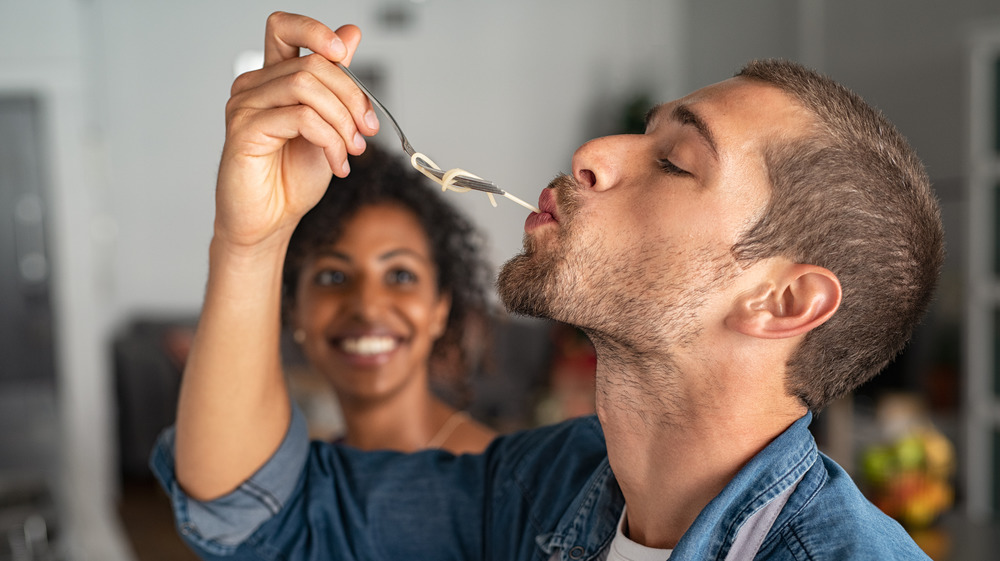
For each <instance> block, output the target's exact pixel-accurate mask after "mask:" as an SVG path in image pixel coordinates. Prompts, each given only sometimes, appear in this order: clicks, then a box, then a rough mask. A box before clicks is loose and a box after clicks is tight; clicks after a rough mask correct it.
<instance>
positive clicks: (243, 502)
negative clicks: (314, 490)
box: [150, 406, 309, 556]
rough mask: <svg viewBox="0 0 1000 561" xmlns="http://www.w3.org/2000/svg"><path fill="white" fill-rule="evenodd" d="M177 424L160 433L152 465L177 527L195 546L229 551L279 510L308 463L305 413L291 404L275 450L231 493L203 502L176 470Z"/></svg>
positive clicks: (216, 552)
mask: <svg viewBox="0 0 1000 561" xmlns="http://www.w3.org/2000/svg"><path fill="white" fill-rule="evenodd" d="M174 436H175V435H174V428H173V427H171V428H169V429H167V430H166V431H164V433H163V434H162V435H160V438H159V440H158V441H157V443H156V447H155V448H154V450H153V455H152V458H151V460H150V465H151V467H152V469H153V473H154V474H155V475H156V477H157V478H158V479H159V480H160V483H161V484H162V485H163V488H164V489H165V490H166V491H167V494H169V495H170V500H171V503H172V505H173V509H174V518H175V520H176V523H177V528H178V531H179V532H180V533H181V535H182V536H183V537H184V539H185V540H187V541H189V542H190V543H191V545H193V546H194V547H195V548H196V549H198V550H201V551H204V552H207V553H211V554H214V555H220V556H227V555H231V554H232V553H233V552H235V551H236V549H237V548H238V547H239V545H240V544H241V543H243V542H244V541H245V540H246V539H247V538H248V537H249V536H250V535H251V534H252V533H253V532H254V531H255V530H256V529H257V528H258V527H260V526H261V525H262V524H263V523H265V522H266V521H268V520H269V519H270V518H272V517H273V516H274V515H275V514H277V513H278V512H279V511H280V510H281V508H282V507H283V506H284V505H285V503H286V502H287V501H288V499H289V497H291V495H292V494H293V492H294V491H295V488H296V484H297V482H298V479H299V477H301V474H302V472H303V469H304V467H305V464H306V459H307V456H308V449H309V435H308V429H307V427H306V420H305V417H304V416H303V415H302V412H301V411H299V409H298V408H297V407H294V406H293V408H292V420H291V423H290V425H289V428H288V433H287V434H286V435H285V438H284V440H283V441H282V443H281V445H280V446H279V447H278V450H277V451H276V452H275V454H274V455H273V456H272V457H271V458H270V459H269V460H268V461H267V463H265V464H264V465H263V466H262V467H261V468H260V469H259V470H258V471H257V472H256V473H255V474H253V475H252V476H251V477H250V478H249V479H248V480H246V481H244V482H243V483H242V484H240V486H239V487H237V488H236V489H235V490H233V491H232V492H230V493H229V494H227V495H224V496H222V497H219V498H217V499H215V500H212V501H207V502H202V501H197V500H195V499H192V498H191V497H189V496H187V494H185V493H184V490H183V489H181V487H180V485H178V483H177V478H176V473H175V471H174Z"/></svg>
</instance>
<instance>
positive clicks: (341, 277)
mask: <svg viewBox="0 0 1000 561" xmlns="http://www.w3.org/2000/svg"><path fill="white" fill-rule="evenodd" d="M315 281H316V284H317V285H319V286H337V285H341V284H344V283H345V282H347V275H345V274H344V272H343V271H332V270H329V269H327V270H324V271H320V272H318V273H316V278H315Z"/></svg>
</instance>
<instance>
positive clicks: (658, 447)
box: [597, 354, 806, 548]
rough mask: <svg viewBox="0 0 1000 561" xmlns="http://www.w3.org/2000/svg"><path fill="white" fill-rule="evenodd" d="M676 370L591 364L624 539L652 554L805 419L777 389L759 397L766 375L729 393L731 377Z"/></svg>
mask: <svg viewBox="0 0 1000 561" xmlns="http://www.w3.org/2000/svg"><path fill="white" fill-rule="evenodd" d="M598 356H599V357H600V354H599V355H598ZM676 368H677V365H676V364H670V365H668V366H667V370H660V371H658V372H657V371H655V368H653V367H651V365H649V364H648V363H647V364H646V365H645V367H643V368H636V367H632V368H629V367H628V366H627V361H621V360H610V361H608V360H601V359H600V358H599V361H598V396H597V400H598V414H599V416H600V419H601V424H602V426H603V428H604V433H605V436H606V439H607V445H608V457H609V460H610V463H611V467H612V469H613V470H614V473H615V478H616V479H617V480H618V483H619V485H620V487H621V489H622V493H623V494H624V496H625V502H626V504H627V505H628V528H629V538H630V539H632V540H633V541H635V542H638V543H641V544H643V545H646V546H649V547H656V548H672V547H674V546H675V545H676V544H677V542H678V541H679V540H680V538H681V536H682V535H683V534H684V532H685V531H686V530H687V528H688V527H689V526H690V525H691V524H692V523H693V522H694V520H695V518H696V517H697V516H698V513H700V512H701V510H702V509H703V508H704V507H705V505H707V504H708V503H709V501H711V500H712V499H713V498H714V497H715V496H716V495H717V494H718V493H719V492H720V491H721V490H722V489H723V488H724V487H725V486H726V484H727V483H729V481H730V480H731V479H732V478H733V477H734V476H735V475H736V473H737V472H738V471H739V470H740V469H741V468H742V467H743V466H744V465H745V464H746V463H747V462H748V461H749V460H750V459H751V458H753V456H754V455H756V454H757V453H758V452H760V451H761V450H763V449H764V448H765V447H766V446H767V445H768V443H770V442H771V441H772V440H773V439H774V438H775V437H777V436H778V435H779V434H781V433H782V432H783V431H784V430H785V429H786V428H788V426H789V425H791V424H792V423H793V422H795V420H796V419H798V418H799V417H801V416H802V415H804V414H805V412H806V410H805V408H804V407H802V406H801V405H798V403H797V400H795V399H794V398H791V397H788V396H784V392H783V391H781V388H780V387H779V388H777V391H774V390H775V388H770V389H768V388H766V383H765V381H766V380H768V379H770V378H774V376H771V377H770V378H768V377H766V376H765V377H761V380H760V382H759V383H748V382H750V381H749V380H747V379H746V377H745V376H747V375H751V373H749V372H743V373H742V374H743V375H744V378H743V379H742V380H739V382H738V383H735V382H734V383H732V386H733V387H732V388H729V387H727V386H728V385H729V384H730V382H731V381H732V380H733V376H732V373H729V372H709V371H697V372H690V371H688V372H684V375H681V373H680V371H678V370H676ZM657 387H659V390H657ZM775 394H777V395H778V397H777V398H776V397H775Z"/></svg>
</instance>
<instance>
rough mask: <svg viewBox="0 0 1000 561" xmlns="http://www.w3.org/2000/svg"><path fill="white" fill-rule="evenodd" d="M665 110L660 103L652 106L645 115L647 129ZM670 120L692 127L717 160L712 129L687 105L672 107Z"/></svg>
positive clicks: (717, 150) (716, 149) (717, 154)
mask: <svg viewBox="0 0 1000 561" xmlns="http://www.w3.org/2000/svg"><path fill="white" fill-rule="evenodd" d="M665 109H666V104H662V103H661V104H659V105H656V106H654V107H653V108H652V109H650V110H649V112H648V113H646V128H647V129H648V128H649V126H650V125H652V124H653V122H654V121H655V120H656V119H657V118H658V117H659V116H660V114H661V113H663V111H665ZM670 118H671V119H672V120H674V121H677V122H678V123H680V124H682V125H690V126H692V127H694V129H695V130H696V131H698V135H699V136H701V138H702V140H704V141H705V145H706V146H708V149H709V150H711V151H712V156H714V157H715V158H716V159H718V157H719V149H718V147H717V145H716V143H715V136H714V135H713V134H712V129H710V128H708V125H707V124H706V123H705V120H704V119H702V118H701V116H699V115H698V114H697V113H695V112H694V111H693V110H691V108H690V107H688V106H687V105H683V104H681V105H677V106H676V107H674V109H673V111H671V112H670Z"/></svg>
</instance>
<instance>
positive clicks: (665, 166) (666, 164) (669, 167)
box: [657, 158, 691, 175]
mask: <svg viewBox="0 0 1000 561" xmlns="http://www.w3.org/2000/svg"><path fill="white" fill-rule="evenodd" d="M657 162H658V163H659V164H660V169H662V170H663V171H665V172H667V173H670V174H673V175H691V173H690V172H688V171H686V170H683V169H681V168H679V167H677V166H676V165H674V163H673V162H671V161H670V160H668V159H666V158H660V159H659V160H657Z"/></svg>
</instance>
